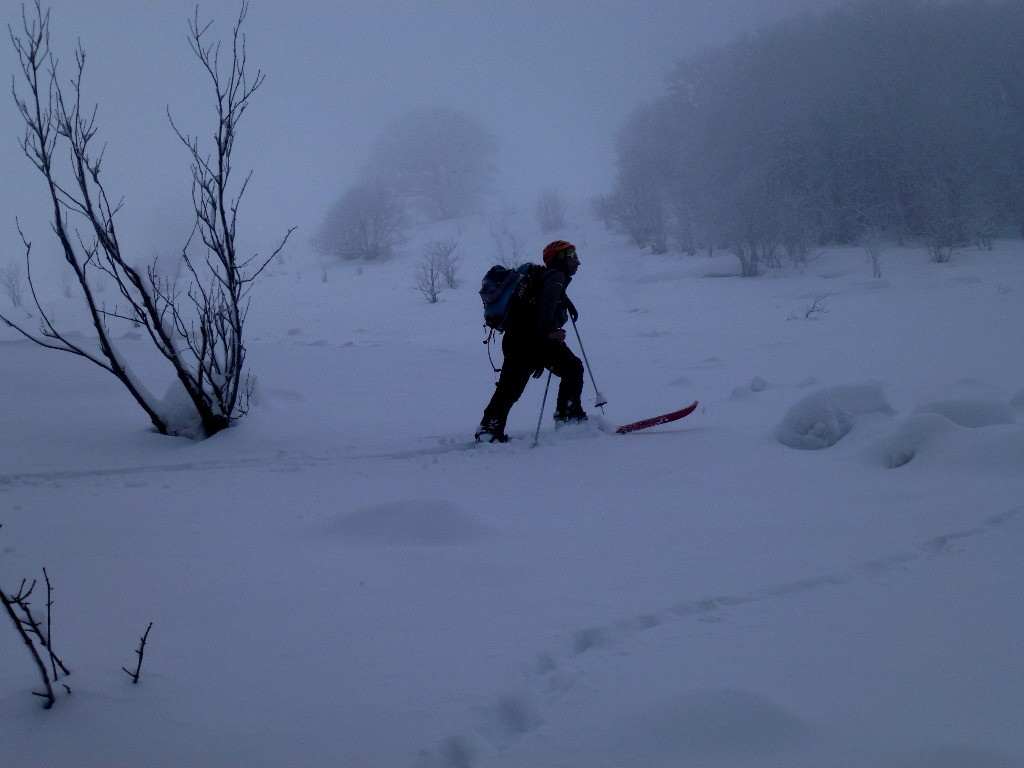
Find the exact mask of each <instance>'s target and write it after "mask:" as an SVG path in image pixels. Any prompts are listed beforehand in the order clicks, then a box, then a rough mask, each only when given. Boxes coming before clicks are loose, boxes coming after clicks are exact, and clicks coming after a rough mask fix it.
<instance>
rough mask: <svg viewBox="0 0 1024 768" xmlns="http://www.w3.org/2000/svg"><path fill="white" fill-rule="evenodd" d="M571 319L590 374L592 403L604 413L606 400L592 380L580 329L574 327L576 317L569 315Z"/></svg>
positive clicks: (592, 373) (592, 375)
mask: <svg viewBox="0 0 1024 768" xmlns="http://www.w3.org/2000/svg"><path fill="white" fill-rule="evenodd" d="M569 319H570V320H572V329H573V330H574V331H576V341H578V342H579V343H580V353H581V354H582V355H583V362H584V363H586V366H587V374H588V375H589V376H590V383H591V384H593V385H594V405H596V406H597V407H598V408H600V409H601V413H604V406H605V404H606V403H607V402H608V401H607V400H605V398H604V395H602V394H601V392H600V391H599V390H598V388H597V382H596V381H594V372H593V371H592V370H591V369H590V361H589V360H587V351H586V350H585V349H584V348H583V339H581V338H580V329H579V328H577V327H576V318H574V317H572V316H571V315H570V318H569Z"/></svg>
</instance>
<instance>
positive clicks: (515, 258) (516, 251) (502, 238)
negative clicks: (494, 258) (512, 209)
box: [490, 219, 523, 269]
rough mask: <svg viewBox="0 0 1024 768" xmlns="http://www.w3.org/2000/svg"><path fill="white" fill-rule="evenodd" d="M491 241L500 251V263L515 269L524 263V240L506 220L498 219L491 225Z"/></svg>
mask: <svg viewBox="0 0 1024 768" xmlns="http://www.w3.org/2000/svg"><path fill="white" fill-rule="evenodd" d="M490 232H491V239H492V240H493V241H494V247H495V248H496V249H497V251H498V263H499V264H501V265H502V266H503V267H508V268H510V269H513V268H515V267H518V266H519V265H520V264H522V263H523V238H521V237H520V236H519V234H518V233H517V232H515V231H514V230H513V229H512V228H511V227H510V226H509V225H508V222H507V221H505V220H504V219H496V220H493V221H492V222H491V225H490Z"/></svg>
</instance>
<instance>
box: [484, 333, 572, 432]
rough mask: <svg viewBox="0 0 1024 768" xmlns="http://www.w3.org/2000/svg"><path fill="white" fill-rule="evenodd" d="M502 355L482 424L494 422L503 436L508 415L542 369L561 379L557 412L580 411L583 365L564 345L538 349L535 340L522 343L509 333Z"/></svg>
mask: <svg viewBox="0 0 1024 768" xmlns="http://www.w3.org/2000/svg"><path fill="white" fill-rule="evenodd" d="M501 351H502V353H503V354H504V356H505V361H504V363H503V364H502V366H501V375H500V376H499V377H498V384H497V386H496V387H495V389H494V395H492V396H491V401H490V402H489V403H488V404H487V407H486V408H485V409H484V416H483V419H482V420H481V423H482V424H483V423H487V422H489V421H491V420H494V421H496V422H497V424H498V426H499V427H500V428H501V431H502V432H504V431H505V422H506V421H507V420H508V412H509V411H510V410H512V406H513V405H515V404H516V401H517V400H519V398H520V397H521V396H522V394H523V391H524V390H525V389H526V385H527V384H528V383H529V381H530V377H531V376H532V375H533V374H534V372H535V371H537V370H539V369H542V368H543V369H547V370H549V371H551V372H552V373H553V374H554V375H555V376H557V377H558V379H559V383H558V399H557V400H556V405H555V410H556V411H558V412H561V413H567V412H572V411H576V410H579V409H580V408H581V403H580V398H581V395H582V394H583V363H582V362H581V361H580V359H579V358H578V357H576V355H574V354H573V352H572V350H571V349H569V347H567V346H566V345H565V344H563V343H561V342H556V341H544V342H543V343H542V344H541V345H540V346H538V344H537V342H536V340H534V339H530V338H527V339H521V338H518V337H517V336H516V335H514V334H512V333H508V332H506V334H505V336H504V338H503V339H502V340H501Z"/></svg>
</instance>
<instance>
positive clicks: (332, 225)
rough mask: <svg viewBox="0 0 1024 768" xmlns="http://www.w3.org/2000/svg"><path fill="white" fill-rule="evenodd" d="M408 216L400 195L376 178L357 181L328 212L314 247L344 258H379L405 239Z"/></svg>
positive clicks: (374, 259) (373, 259)
mask: <svg viewBox="0 0 1024 768" xmlns="http://www.w3.org/2000/svg"><path fill="white" fill-rule="evenodd" d="M407 227H408V218H407V217H406V214H405V206H404V205H403V203H402V201H401V200H400V199H399V197H398V196H397V195H396V194H395V193H394V192H393V191H392V190H391V188H390V187H388V186H387V185H385V184H384V183H383V182H382V181H379V180H377V179H367V180H363V181H359V182H356V183H355V184H353V185H352V186H351V187H349V188H348V189H347V190H345V192H344V194H342V196H341V198H340V199H339V200H338V202H336V203H335V204H334V205H333V206H331V209H330V210H329V211H328V212H327V216H326V217H325V219H324V222H323V225H322V226H321V227H320V231H319V233H317V236H316V238H315V241H314V244H315V245H316V247H317V249H318V250H319V251H320V252H321V253H323V254H325V255H327V256H333V257H337V258H341V259H346V260H356V259H362V260H365V261H379V260H383V259H387V258H389V257H390V256H391V254H392V252H393V251H394V249H395V248H396V247H398V246H400V245H402V244H403V243H405V242H406V240H407V236H406V229H407Z"/></svg>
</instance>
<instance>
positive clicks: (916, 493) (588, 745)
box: [0, 217, 1024, 768]
mask: <svg viewBox="0 0 1024 768" xmlns="http://www.w3.org/2000/svg"><path fill="white" fill-rule="evenodd" d="M513 226H514V227H516V228H518V230H519V231H520V232H521V233H522V234H523V237H524V241H525V242H527V243H528V247H529V250H530V254H539V252H540V249H541V248H542V247H543V245H544V243H545V242H547V241H548V240H550V239H553V238H552V237H550V236H549V237H544V236H541V235H540V234H538V233H537V232H536V231H535V229H534V228H533V227H532V225H531V224H530V222H529V221H528V219H527V218H525V217H524V218H520V219H517V220H514V221H513ZM487 232H488V227H487V225H486V224H485V223H483V222H477V221H470V220H466V221H462V222H457V223H454V224H452V225H449V226H448V227H437V228H434V229H432V230H424V231H420V232H418V234H417V238H416V239H415V240H413V241H412V242H411V243H410V244H409V245H408V246H407V247H406V249H405V251H404V252H403V253H402V254H400V255H399V256H398V257H396V258H395V259H393V260H392V261H390V262H387V263H384V264H378V265H362V266H361V267H359V266H356V265H352V264H330V265H327V266H326V268H325V269H324V270H321V267H320V265H319V264H318V263H317V260H316V258H315V257H313V256H312V255H310V254H308V253H306V252H305V251H304V248H303V247H302V246H301V244H300V245H298V246H296V247H292V248H290V250H289V252H288V254H286V256H285V258H284V259H283V260H282V261H281V262H279V263H278V264H276V265H275V267H274V268H273V270H272V271H271V272H270V273H269V274H268V275H267V278H266V280H265V281H264V282H263V283H262V284H261V287H260V288H259V289H258V290H257V292H256V294H255V295H254V299H253V309H252V312H251V315H250V325H249V332H250V345H249V346H250V354H249V361H250V364H251V366H252V369H253V371H254V372H255V373H256V374H257V375H258V377H259V391H258V395H259V397H258V403H257V404H256V406H255V407H254V409H253V411H252V413H251V414H250V415H249V416H248V417H246V418H245V419H244V420H242V421H241V422H240V423H239V424H238V425H237V426H236V427H235V428H232V429H231V430H229V431H227V432H225V433H222V434H220V435H218V436H216V437H214V438H213V439H211V440H208V441H205V442H199V443H194V442H190V441H187V440H184V439H174V438H165V437H160V436H157V435H155V434H153V433H152V432H150V431H149V430H148V429H147V424H146V421H145V417H144V415H143V414H142V413H141V411H138V410H137V408H136V407H135V406H134V404H133V403H132V402H131V401H130V399H129V398H128V396H127V395H126V394H124V393H122V392H121V391H119V389H118V386H117V384H116V382H115V381H114V380H113V379H112V378H111V377H109V376H107V375H106V374H104V373H103V372H102V371H100V370H98V369H96V368H93V367H90V366H89V365H88V364H86V363H84V362H83V361H81V360H78V359H75V358H72V357H70V356H67V355H59V354H57V353H53V352H48V351H46V350H42V349H39V348H37V347H34V346H32V345H31V344H29V343H28V342H25V341H22V340H19V339H18V337H16V336H15V335H14V334H13V333H12V332H11V331H10V330H9V329H6V328H4V329H2V330H0V355H2V360H3V364H2V366H0V392H2V393H3V403H4V407H3V413H2V416H0V423H2V425H3V435H4V440H3V443H2V446H0V523H2V524H3V528H2V529H0V586H2V587H3V588H5V589H7V590H8V591H13V590H14V589H15V588H16V587H17V585H18V583H20V580H21V579H22V578H25V577H28V578H30V579H31V578H37V577H41V575H42V572H41V568H42V567H43V566H45V567H46V568H47V571H48V573H49V574H50V577H51V579H52V580H53V582H54V588H55V593H54V600H55V605H54V622H55V623H54V645H55V649H56V650H57V652H58V654H59V655H60V656H61V657H62V658H63V660H64V662H65V663H66V664H67V665H68V666H69V667H70V668H71V669H72V675H71V676H70V677H69V678H67V680H66V682H67V684H68V685H69V686H70V687H71V688H72V691H73V693H72V694H71V695H70V696H68V695H65V694H63V693H62V694H61V695H60V696H59V699H58V702H57V705H56V706H55V707H54V709H52V710H51V711H43V710H42V709H41V708H40V702H39V700H38V699H36V698H35V697H33V696H32V695H31V691H32V690H33V689H35V688H36V687H37V686H38V681H37V680H36V679H35V675H36V674H37V673H36V671H35V670H34V669H33V667H32V666H31V663H30V658H29V656H28V654H27V652H26V650H25V648H24V647H23V646H22V645H21V643H20V641H19V640H18V638H17V635H16V634H15V632H14V630H13V627H11V626H8V624H9V622H8V623H4V622H6V619H4V620H3V621H2V622H0V745H2V752H0V764H2V765H4V766H28V765H44V766H128V765H137V766H182V765H194V766H229V765H237V766H243V765H244V766H326V765H331V766H337V765H344V766H414V767H415V768H426V767H428V766H431V767H432V766H448V767H449V768H455V767H462V766H474V768H484V767H488V768H490V767H493V768H498V767H501V768H504V767H506V766H508V767H511V766H588V768H589V767H591V766H595V767H596V766H637V767H644V768H646V767H648V766H650V767H652V768H653V767H654V766H659V767H660V766H695V767H696V766H699V767H700V768H717V767H719V766H723V767H724V766H730V767H735V766H787V767H789V766H808V767H809V766H815V767H816V768H817V767H827V766H835V767H838V766H843V767H844V768H847V767H851V766H865V767H879V768H880V767H882V766H908V767H911V768H926V767H927V768H952V767H953V766H956V767H957V768H959V767H961V766H972V767H973V768H997V767H998V768H1004V767H1006V766H1021V765H1024V664H1022V652H1021V648H1022V644H1021V637H1022V630H1024V608H1022V602H1021V599H1020V596H1021V594H1022V592H1024V572H1022V569H1021V567H1020V562H1021V555H1022V554H1024V494H1022V490H1024V476H1022V471H1021V470H1022V468H1024V427H1022V418H1024V416H1022V414H1024V359H1022V356H1021V354H1020V332H1021V328H1022V327H1024V302H1022V301H1021V296H1022V294H1024V244H1021V243H1019V242H1012V243H1010V242H1006V243H998V244H997V246H996V249H995V250H994V251H991V252H990V251H985V250H977V249H968V250H964V251H961V252H959V253H957V254H956V256H955V257H954V260H953V262H952V263H950V264H947V265H936V264H932V263H930V262H929V261H928V259H927V257H926V255H925V254H924V252H923V251H921V250H915V249H896V248H891V249H890V250H889V251H888V252H887V253H886V254H885V255H884V257H883V258H884V261H883V265H882V268H883V275H884V278H883V279H872V278H871V269H870V266H869V264H868V263H867V261H866V258H865V257H864V255H863V254H862V253H861V252H860V251H859V250H857V249H830V250H828V251H826V252H824V253H822V254H821V255H820V257H819V258H817V259H815V260H814V261H812V262H811V263H809V264H807V265H805V266H804V267H803V268H801V269H793V268H787V269H785V270H782V271H779V272H772V273H770V274H768V275H766V276H765V277H763V278H759V279H741V278H738V277H735V276H734V275H735V273H736V264H734V261H733V259H731V258H730V257H729V256H728V255H727V254H723V255H716V256H715V257H714V258H708V257H707V256H704V255H700V256H696V257H689V256H682V255H678V254H674V255H667V256H652V255H650V254H643V253H639V252H637V251H636V250H635V249H632V248H630V247H629V246H627V245H626V244H625V243H624V242H622V241H621V240H620V239H619V238H616V237H614V236H612V235H609V234H607V233H606V232H604V231H603V230H602V229H601V228H600V227H599V226H598V225H596V224H592V223H585V224H582V223H581V224H578V225H576V226H574V227H572V228H570V229H569V230H567V231H566V232H564V233H562V234H561V236H564V237H567V238H568V239H570V240H572V241H573V242H576V243H577V245H578V248H579V252H580V255H581V257H582V259H583V265H582V267H581V270H580V273H579V275H578V277H577V279H576V280H575V281H574V283H573V285H572V288H571V294H572V296H573V298H574V300H575V302H576V305H577V306H578V307H579V309H580V311H581V318H580V324H579V329H580V333H581V335H582V338H583V342H584V344H585V346H586V351H587V354H588V356H589V358H590V362H591V363H592V365H593V367H594V374H595V377H596V379H597V382H598V384H599V385H600V388H601V391H602V393H603V394H604V395H605V396H607V397H608V398H609V400H610V402H609V404H608V405H607V406H606V408H605V410H606V418H607V419H608V420H609V421H610V422H613V423H618V422H626V421H632V420H635V419H638V418H642V417H645V416H650V415H654V414H657V413H660V412H664V411H667V410H673V409H675V408H678V407H681V406H683V405H685V404H687V403H689V402H691V401H692V400H694V399H698V400H700V402H701V406H700V407H699V408H698V410H697V412H696V413H694V414H692V415H691V416H689V417H687V418H686V419H685V420H683V421H680V422H677V423H675V424H671V425H666V426H663V427H659V428H656V429H654V430H650V431H649V432H645V433H639V434H636V435H630V436H623V437H614V436H608V435H605V434H599V433H598V432H597V431H596V430H594V429H592V428H589V427H584V428H580V429H576V430H569V431H563V432H560V433H558V434H555V433H554V432H553V430H551V427H550V410H551V403H550V400H549V402H548V414H546V415H545V419H544V432H543V433H542V436H541V444H540V446H539V447H537V448H531V447H530V446H531V443H532V435H533V430H534V427H535V425H536V422H537V417H538V413H539V409H540V403H541V396H542V393H543V380H541V381H539V382H532V383H531V385H530V387H529V389H528V391H527V394H526V396H525V397H524V398H523V400H522V401H521V402H520V403H519V405H517V407H516V409H515V410H514V411H513V415H512V419H511V420H510V423H509V430H510V432H511V433H512V434H513V435H515V436H518V437H520V438H522V439H520V440H518V441H515V442H513V443H512V444H510V445H507V446H491V445H487V446H480V447H476V448H473V449H469V450H466V449H459V448H457V447H455V444H457V443H460V442H462V441H465V440H466V439H467V438H469V437H471V435H472V430H473V427H474V426H475V424H476V422H477V420H478V419H479V416H480V411H481V409H482V407H483V405H484V403H485V401H486V399H487V397H488V396H489V393H490V388H491V386H492V382H493V376H492V374H491V371H490V367H489V365H488V363H487V358H486V354H485V350H484V347H483V345H482V344H481V343H480V342H481V339H482V338H483V336H482V332H481V326H480V306H479V300H478V297H477V295H476V287H477V285H476V284H477V282H478V280H479V276H480V275H481V274H482V273H483V271H484V270H485V269H486V267H487V266H489V265H490V263H491V262H493V260H494V248H493V245H492V243H491V242H490V240H489V237H488V235H487ZM439 237H440V238H452V239H455V240H457V241H458V243H459V250H460V252H461V253H462V254H463V257H464V263H463V266H462V269H461V272H460V276H461V277H462V279H463V284H462V286H461V287H459V288H458V289H456V290H446V291H445V292H443V293H442V295H441V301H440V302H439V303H438V304H433V305H431V304H428V303H426V302H425V301H424V300H423V299H422V297H421V296H420V295H419V294H418V293H417V292H416V291H415V290H413V288H412V285H413V281H414V271H415V266H416V263H417V262H418V260H419V258H420V253H421V248H422V243H423V242H424V241H426V240H429V239H437V238H439ZM53 293H54V296H53V299H52V300H53V301H54V302H55V303H56V306H58V307H59V310H58V314H61V315H63V316H64V317H65V318H66V319H67V321H68V322H71V318H73V317H74V312H73V308H72V302H71V301H69V300H67V299H65V298H63V297H62V296H61V295H60V293H59V291H58V290H57V289H56V288H55V289H54V292H53ZM816 300H818V308H819V309H821V310H822V311H810V310H811V309H812V308H814V306H815V301H816ZM5 309H9V307H6V308H5ZM570 344H571V345H573V346H576V340H575V338H574V336H573V335H572V334H570ZM124 345H125V347H126V350H128V352H129V354H133V355H134V356H135V358H136V360H135V363H134V364H135V365H136V366H138V369H139V370H140V371H142V372H143V373H145V374H147V375H149V376H150V377H151V378H152V379H153V385H152V386H153V387H154V389H158V388H159V387H160V386H164V385H165V384H166V381H164V380H162V379H161V376H163V375H164V374H163V373H162V372H161V370H160V369H159V368H158V367H157V366H156V363H155V361H153V360H151V359H149V358H148V357H147V356H146V355H145V354H144V353H142V351H141V350H144V345H143V342H142V341H141V339H140V338H139V337H138V334H137V333H132V332H131V330H130V329H126V334H125V338H124ZM592 394H593V388H592V387H591V385H590V382H589V380H588V382H587V390H586V392H585V395H586V397H587V398H588V399H590V398H591V396H592ZM591 401H592V400H591ZM150 621H152V622H153V630H152V632H151V633H150V637H149V644H148V646H147V651H146V656H145V660H144V664H143V667H142V676H141V679H140V682H139V684H138V685H136V686H133V685H132V684H131V681H130V679H129V678H128V677H127V676H126V675H125V674H124V673H123V672H122V671H121V667H122V666H130V665H132V664H133V663H134V654H133V650H134V649H135V648H136V646H137V644H138V638H139V636H140V635H141V634H142V632H143V631H144V630H145V628H146V626H147V624H148V622H150Z"/></svg>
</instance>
